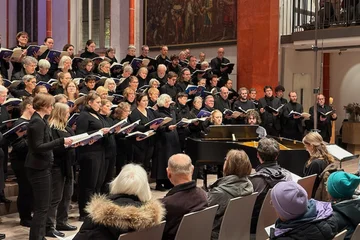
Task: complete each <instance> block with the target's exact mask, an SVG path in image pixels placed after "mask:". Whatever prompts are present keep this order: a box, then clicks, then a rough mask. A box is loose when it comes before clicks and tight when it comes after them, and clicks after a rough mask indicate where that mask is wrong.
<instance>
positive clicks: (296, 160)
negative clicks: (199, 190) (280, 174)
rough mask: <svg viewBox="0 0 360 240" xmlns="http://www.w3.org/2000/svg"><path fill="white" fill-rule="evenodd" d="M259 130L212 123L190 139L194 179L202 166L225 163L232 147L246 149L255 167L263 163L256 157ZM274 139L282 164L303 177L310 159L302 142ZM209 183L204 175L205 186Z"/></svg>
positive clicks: (187, 144) (187, 142)
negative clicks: (206, 130) (200, 136)
mask: <svg viewBox="0 0 360 240" xmlns="http://www.w3.org/2000/svg"><path fill="white" fill-rule="evenodd" d="M258 129H259V126H257V125H220V126H210V131H209V133H208V134H206V135H205V136H204V137H203V138H199V139H195V138H188V139H187V140H186V148H185V153H186V154H187V155H189V156H190V158H191V159H192V162H193V165H194V166H195V171H194V178H195V176H197V171H198V168H199V167H200V166H203V165H222V164H224V160H225V156H226V154H227V152H228V151H229V150H230V149H242V150H244V151H245V152H246V153H247V155H248V156H249V159H250V161H251V164H252V167H253V168H256V167H257V166H258V165H259V164H260V162H259V160H258V158H257V156H256V155H257V154H256V152H257V151H256V148H257V145H258V140H259V137H258V133H257V131H258ZM267 137H272V136H267ZM272 138H274V139H275V140H276V141H277V142H278V143H279V145H280V154H279V157H278V159H277V161H278V163H279V164H280V166H281V167H283V168H285V169H287V170H289V171H291V172H292V173H295V174H296V175H299V176H304V174H303V169H304V165H305V163H306V161H307V160H308V159H309V154H308V152H307V151H306V150H305V147H304V145H303V143H302V142H299V141H296V140H292V139H286V138H281V137H272ZM206 184H207V182H206V178H205V179H204V186H205V187H206V186H207V185H206Z"/></svg>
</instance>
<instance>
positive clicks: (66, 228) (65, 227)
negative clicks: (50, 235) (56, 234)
mask: <svg viewBox="0 0 360 240" xmlns="http://www.w3.org/2000/svg"><path fill="white" fill-rule="evenodd" d="M56 230H59V231H75V230H77V227H76V226H73V225H70V224H68V223H65V224H58V225H56Z"/></svg>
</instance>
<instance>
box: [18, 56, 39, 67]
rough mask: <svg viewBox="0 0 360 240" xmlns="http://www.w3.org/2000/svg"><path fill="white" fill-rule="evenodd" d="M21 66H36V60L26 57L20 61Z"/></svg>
mask: <svg viewBox="0 0 360 240" xmlns="http://www.w3.org/2000/svg"><path fill="white" fill-rule="evenodd" d="M22 64H23V65H29V64H36V65H37V64H38V60H37V59H36V58H34V57H31V56H27V57H25V58H24V59H23V60H22Z"/></svg>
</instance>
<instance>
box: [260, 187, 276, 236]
mask: <svg viewBox="0 0 360 240" xmlns="http://www.w3.org/2000/svg"><path fill="white" fill-rule="evenodd" d="M270 193H271V189H270V190H269V191H268V192H267V194H266V197H265V199H264V202H263V204H262V206H261V209H260V213H259V218H258V222H257V226H256V240H263V239H267V238H268V237H269V236H268V234H267V233H266V231H265V228H266V227H268V226H270V225H272V224H274V223H275V221H276V219H277V215H276V212H275V209H274V208H273V206H271V204H270Z"/></svg>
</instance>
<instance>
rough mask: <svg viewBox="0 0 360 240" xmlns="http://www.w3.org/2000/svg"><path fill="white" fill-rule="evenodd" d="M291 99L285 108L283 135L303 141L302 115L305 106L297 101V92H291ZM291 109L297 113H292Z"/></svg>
mask: <svg viewBox="0 0 360 240" xmlns="http://www.w3.org/2000/svg"><path fill="white" fill-rule="evenodd" d="M289 99H290V101H289V103H287V104H286V105H285V106H284V108H283V122H282V136H283V137H286V138H289V139H295V140H298V141H301V140H302V138H303V134H304V130H303V126H302V119H303V115H300V114H302V113H303V106H302V105H301V104H300V103H297V102H296V100H297V95H296V92H290V93H289ZM291 111H293V112H296V113H292V114H290V113H291ZM299 113H300V114H299Z"/></svg>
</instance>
